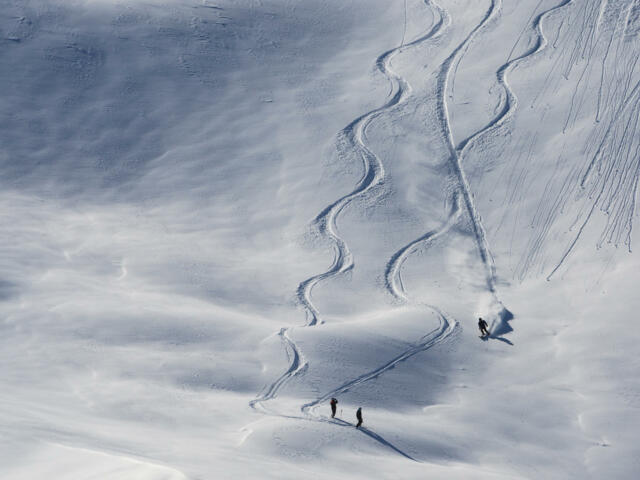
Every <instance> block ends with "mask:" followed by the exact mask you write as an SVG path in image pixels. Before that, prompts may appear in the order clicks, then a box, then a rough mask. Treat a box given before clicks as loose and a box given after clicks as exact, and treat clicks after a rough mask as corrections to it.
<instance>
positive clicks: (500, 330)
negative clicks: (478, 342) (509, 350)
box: [483, 308, 514, 346]
mask: <svg viewBox="0 0 640 480" xmlns="http://www.w3.org/2000/svg"><path fill="white" fill-rule="evenodd" d="M513 318H514V317H513V313H511V311H509V310H508V309H506V308H503V309H502V310H501V311H500V313H499V314H498V320H497V321H496V320H494V321H493V322H491V335H487V336H486V337H485V338H483V340H485V341H486V340H489V338H494V339H496V340H500V341H501V342H504V343H506V344H508V345H511V346H513V343H512V342H511V341H510V340H507V339H506V338H503V337H502V336H501V335H505V334H507V333H509V332H513V327H512V326H511V325H510V324H509V322H510V321H511V320H513Z"/></svg>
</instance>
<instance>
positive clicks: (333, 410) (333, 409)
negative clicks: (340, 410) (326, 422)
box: [329, 398, 338, 418]
mask: <svg viewBox="0 0 640 480" xmlns="http://www.w3.org/2000/svg"><path fill="white" fill-rule="evenodd" d="M329 403H330V404H331V418H334V417H335V416H336V407H337V405H338V400H336V399H335V398H332V399H331V402H329Z"/></svg>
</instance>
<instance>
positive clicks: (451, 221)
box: [250, 0, 573, 461]
mask: <svg viewBox="0 0 640 480" xmlns="http://www.w3.org/2000/svg"><path fill="white" fill-rule="evenodd" d="M572 1H573V0H566V1H564V2H562V3H561V4H559V5H557V6H555V7H553V8H551V9H548V10H546V11H545V12H543V13H541V14H539V15H538V16H537V17H536V19H535V21H534V28H535V30H536V31H537V34H538V36H537V42H536V44H535V45H534V46H533V47H532V48H530V49H529V50H528V51H526V52H525V53H523V54H522V55H520V56H518V57H516V58H514V59H508V60H507V62H506V63H505V64H503V65H502V66H501V67H500V68H499V69H498V71H497V80H498V83H499V85H500V86H501V87H502V88H503V91H504V94H505V101H504V104H503V106H502V109H501V111H500V112H499V113H498V114H497V115H496V116H495V117H494V119H493V120H491V121H490V122H489V123H488V124H487V125H485V126H484V127H482V128H481V129H480V130H478V131H476V132H475V133H473V134H472V135H470V136H469V137H467V138H466V139H464V140H462V141H461V142H460V143H458V144H456V142H455V139H454V135H453V130H452V126H451V119H450V115H449V108H448V104H447V94H448V91H449V85H450V84H452V82H453V78H452V75H451V74H452V67H454V66H456V68H457V65H458V64H459V62H460V60H461V57H462V56H463V55H464V54H465V52H466V51H467V50H468V49H469V47H470V45H471V44H472V42H473V41H474V39H475V37H476V36H477V35H478V33H479V32H480V31H482V30H483V29H484V27H485V26H486V25H488V24H489V23H490V22H491V21H492V20H494V19H495V18H496V17H497V16H498V15H499V13H500V11H501V8H502V2H501V0H492V2H491V6H490V7H489V9H488V10H487V12H486V13H485V15H484V17H483V18H482V19H481V20H480V22H479V23H478V24H477V25H476V26H475V27H474V29H473V30H472V31H471V32H470V33H469V35H468V36H467V37H466V38H465V39H464V40H463V41H462V42H461V43H460V44H459V45H458V47H456V49H455V50H454V51H453V52H452V53H451V55H450V56H449V57H447V58H446V59H445V60H444V62H443V63H442V65H441V69H440V73H439V75H438V80H437V82H438V92H439V96H438V104H439V115H440V120H441V126H442V130H443V134H444V136H445V138H446V139H447V143H448V146H449V153H450V157H449V160H450V163H451V166H452V169H453V171H454V173H455V175H456V177H457V180H458V185H457V187H458V188H457V192H456V193H454V198H453V202H452V203H453V206H452V210H451V212H450V214H449V218H448V220H447V222H446V223H445V224H444V225H443V226H442V227H441V228H440V229H439V230H433V231H429V232H427V233H426V234H424V235H422V236H421V237H419V238H418V239H416V240H414V241H412V242H410V243H409V244H407V245H406V246H405V247H403V248H402V249H400V250H399V251H398V252H396V253H395V254H394V255H393V256H392V257H391V259H390V260H389V262H388V263H387V266H386V269H385V286H386V288H387V290H388V291H389V292H390V293H391V294H392V295H393V296H394V297H395V298H396V299H398V300H401V301H405V302H406V301H408V297H407V294H406V292H405V289H404V286H403V285H402V279H401V269H402V265H403V264H404V262H405V261H406V259H407V258H408V257H409V255H410V254H411V253H413V252H414V251H415V249H416V248H418V246H419V245H420V244H425V243H429V242H433V241H434V240H436V239H437V238H438V237H440V236H442V235H444V234H446V233H447V232H448V231H449V229H450V228H451V227H452V226H453V225H455V223H456V222H457V221H458V219H459V218H460V215H461V208H460V197H461V198H462V202H463V204H464V206H465V209H466V211H467V213H468V215H469V217H470V220H471V228H472V230H473V234H474V237H475V239H476V244H477V247H478V251H479V254H480V258H481V261H482V263H483V265H484V266H485V269H486V282H487V288H488V290H489V292H491V294H492V295H493V296H494V300H495V301H496V302H497V303H498V304H499V305H500V306H501V307H502V310H503V312H507V313H509V312H508V311H507V310H506V309H505V308H504V306H503V305H502V303H501V302H500V300H499V299H498V296H497V291H496V267H495V263H494V260H493V257H492V255H491V251H490V248H489V245H488V242H487V239H486V234H485V231H484V228H483V225H482V221H481V218H480V215H479V213H478V211H477V208H476V205H475V203H474V200H473V195H472V193H471V188H470V185H469V182H468V180H467V178H466V174H465V171H464V168H463V165H462V159H463V157H464V155H465V153H466V152H467V151H468V150H469V148H471V146H472V145H473V144H474V143H475V141H477V140H478V139H479V138H481V137H483V136H485V135H487V134H489V133H491V132H493V131H495V130H498V129H499V128H501V127H502V126H503V125H504V124H505V123H506V122H507V121H509V120H510V119H511V118H512V117H513V115H514V113H515V111H516V108H517V105H518V101H517V97H516V95H515V94H514V93H513V91H512V89H511V87H510V86H509V83H508V81H507V74H508V73H509V71H510V70H512V69H513V68H514V67H515V66H517V64H518V63H520V62H523V61H525V60H527V59H529V58H531V57H532V56H534V55H535V54H537V53H539V52H541V51H542V50H544V48H545V47H546V46H547V44H548V41H547V38H546V37H545V35H544V32H543V29H542V24H543V21H544V19H545V18H546V17H547V16H548V15H550V14H551V13H552V12H554V11H556V10H558V9H560V8H562V7H564V6H566V5H569V4H570V3H572ZM425 4H427V5H430V6H432V7H433V8H434V9H435V10H437V12H438V14H439V20H438V22H437V23H436V24H435V25H434V26H433V27H432V28H431V29H430V30H429V31H428V32H427V33H426V34H424V35H423V36H421V37H419V38H417V39H416V40H414V41H412V42H410V43H407V44H404V38H403V41H402V43H401V45H400V46H399V47H396V48H393V49H391V50H388V51H386V52H384V53H383V54H381V55H380V56H379V57H378V58H377V60H376V67H377V68H378V70H379V71H380V72H381V73H383V74H384V75H385V76H386V77H387V78H388V79H389V82H390V83H391V85H392V94H391V97H390V99H389V100H388V101H387V102H386V103H385V104H384V105H382V106H381V107H378V108H376V109H374V110H371V111H370V112H368V113H365V114H363V115H361V116H360V117H358V118H356V119H355V120H353V121H352V122H351V123H349V124H348V125H347V126H346V127H345V128H344V129H343V130H342V131H341V132H340V134H339V139H340V140H341V141H339V146H340V144H341V143H345V144H346V145H348V147H349V148H350V150H351V151H352V152H355V153H356V154H357V155H358V156H359V157H360V158H361V160H362V162H363V166H364V173H363V176H362V179H361V180H360V181H359V182H358V184H357V185H356V187H355V188H354V190H353V191H351V192H350V193H349V194H347V195H344V196H343V197H341V198H339V199H338V200H336V201H335V202H333V203H331V204H330V205H328V206H327V207H326V208H325V209H323V210H322V211H321V212H320V213H319V214H318V215H317V216H316V218H315V219H314V221H313V222H312V229H313V230H315V231H316V232H317V234H318V235H319V236H321V237H324V238H328V239H329V240H331V242H332V243H333V248H334V261H333V263H332V265H331V266H330V268H329V269H328V270H327V271H325V272H323V273H321V274H318V275H315V276H313V277H310V278H308V279H306V280H304V281H303V282H301V283H300V285H299V286H298V289H297V297H298V300H299V302H300V304H301V305H302V306H303V307H304V309H305V312H306V316H307V323H306V324H305V325H304V326H305V327H310V326H315V325H317V324H319V323H320V324H321V323H323V321H322V319H321V317H320V313H319V311H318V309H317V308H316V307H315V306H314V305H313V302H312V300H311V295H312V291H313V288H314V287H315V285H317V284H318V283H319V282H321V281H324V280H327V279H328V278H331V277H334V276H336V275H339V274H341V273H344V272H347V271H349V270H350V269H352V268H353V267H354V261H353V254H352V253H351V251H350V250H349V247H348V245H347V244H346V242H345V241H344V240H343V239H342V238H341V237H340V235H339V233H338V228H337V219H338V217H339V215H340V213H341V212H342V211H343V210H344V208H345V207H346V206H347V205H348V204H349V203H351V202H352V201H353V200H354V199H356V198H357V197H364V196H366V195H367V194H368V193H369V192H370V191H371V190H373V189H374V188H375V187H376V186H378V185H381V184H382V183H383V181H384V177H385V171H384V165H383V164H382V162H381V160H380V159H379V158H378V157H377V156H376V155H375V153H373V152H372V151H371V150H370V149H369V148H368V147H367V146H366V144H365V141H364V137H365V132H366V129H367V127H368V125H369V124H370V123H371V122H372V121H373V120H374V119H375V118H376V117H378V116H379V115H380V114H381V113H383V112H385V111H387V110H389V109H391V108H393V107H395V106H397V105H399V104H401V103H402V102H404V101H405V100H406V98H407V97H408V96H409V95H410V93H411V87H410V85H409V84H408V83H407V82H406V80H405V79H404V78H403V77H401V76H400V75H398V74H396V73H395V72H394V71H393V70H392V69H391V68H390V62H391V60H392V59H393V57H394V56H395V55H397V54H398V53H400V52H401V51H403V50H404V49H406V48H409V47H411V46H415V45H417V44H419V43H421V42H423V41H425V40H427V39H430V38H434V37H436V36H438V35H439V34H440V33H441V31H442V30H443V29H444V27H446V26H448V25H450V23H451V19H450V16H449V14H448V12H447V11H446V10H445V9H443V8H441V7H440V6H439V5H438V4H436V3H435V2H433V1H429V0H426V1H425ZM453 75H454V76H455V71H454V74H453ZM425 306H426V307H428V308H431V309H433V310H434V311H435V312H436V313H437V314H438V316H439V318H440V325H439V326H438V327H437V328H436V329H434V330H433V331H431V332H429V333H427V334H426V335H425V336H423V337H422V338H421V339H420V340H419V341H418V342H417V343H416V344H415V345H413V346H412V347H411V348H409V349H408V350H406V351H404V352H402V353H400V354H398V355H397V356H396V357H394V358H392V359H391V360H389V361H387V362H386V363H384V364H383V365H381V366H379V367H377V368H375V369H373V370H371V371H369V372H366V373H364V374H362V375H360V376H358V377H356V378H354V379H352V380H349V381H347V382H345V383H343V384H341V385H340V386H338V387H336V388H334V389H332V390H331V391H329V392H326V393H324V394H323V395H321V396H319V397H318V398H316V399H315V400H313V401H311V402H308V403H306V404H304V405H302V407H301V412H302V414H303V416H296V415H280V414H279V415H280V416H283V417H286V418H295V419H306V420H313V421H325V422H327V421H328V422H331V423H334V424H337V425H343V426H346V425H349V426H351V424H350V423H348V422H344V421H343V420H336V419H329V418H327V417H324V416H318V415H316V414H315V409H316V407H318V406H319V405H320V404H321V403H323V402H325V401H327V400H328V399H329V398H331V397H333V396H337V395H339V394H341V393H345V392H346V391H348V390H349V389H351V388H353V387H356V386H358V385H361V384H363V383H365V382H367V381H369V380H371V379H373V378H376V377H378V376H380V375H381V374H383V373H384V372H386V371H387V370H389V369H392V368H393V367H395V366H396V365H397V364H398V363H400V362H402V361H405V360H407V359H409V358H411V357H412V356H414V355H416V354H417V353H419V352H422V351H424V350H427V349H429V348H431V347H433V346H434V345H437V344H438V343H440V342H442V341H444V340H445V339H446V338H447V337H448V336H449V335H450V334H451V333H453V332H454V331H455V329H456V327H457V325H458V324H457V322H456V321H455V320H453V321H452V320H450V319H449V318H448V317H447V316H446V315H445V314H444V313H443V312H442V311H441V310H440V309H438V308H437V307H435V306H431V305H425ZM292 328H293V327H284V328H282V329H281V330H280V332H279V336H280V337H281V339H282V342H283V344H284V346H285V350H286V351H287V355H288V357H289V359H290V364H289V368H288V369H287V370H286V371H285V372H284V373H283V374H282V375H281V376H280V377H279V378H278V379H277V380H276V381H275V382H274V383H272V384H271V385H270V386H269V387H268V388H267V389H266V391H265V392H264V393H262V394H261V395H260V396H258V397H257V398H256V399H254V400H252V401H251V402H250V406H251V407H252V408H254V409H260V410H261V411H263V412H264V413H269V412H268V410H267V409H265V407H264V405H263V403H264V402H266V401H268V400H272V399H274V398H275V397H276V396H277V394H278V392H279V391H280V389H282V387H283V386H284V385H286V383H287V382H288V381H289V380H290V379H292V378H293V377H295V376H296V375H298V374H300V373H301V372H303V371H305V370H306V369H307V368H308V362H307V361H306V360H305V359H304V356H303V355H302V353H301V351H300V350H299V348H298V347H297V345H296V344H295V342H294V341H293V340H292V339H291V338H290V336H289V332H290V331H291V330H292ZM361 431H362V432H363V433H365V434H367V435H368V436H369V437H371V438H373V439H375V440H376V441H378V442H379V443H381V444H383V445H385V446H387V447H389V448H391V449H392V450H394V451H396V452H397V453H399V454H401V455H403V456H404V457H406V458H409V459H411V460H414V461H417V460H415V459H414V458H412V457H411V456H409V455H408V454H406V453H405V452H403V451H401V450H399V449H398V448H397V447H395V446H393V445H392V444H390V443H389V442H387V441H386V440H384V439H383V438H382V437H380V436H379V435H377V434H375V433H374V432H371V431H370V430H365V429H362V430H361Z"/></svg>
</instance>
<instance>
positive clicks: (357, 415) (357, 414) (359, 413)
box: [356, 407, 362, 428]
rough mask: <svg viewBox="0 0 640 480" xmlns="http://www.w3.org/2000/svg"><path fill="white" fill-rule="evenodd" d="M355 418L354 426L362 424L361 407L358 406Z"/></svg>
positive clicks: (357, 426)
mask: <svg viewBox="0 0 640 480" xmlns="http://www.w3.org/2000/svg"><path fill="white" fill-rule="evenodd" d="M356 418H357V419H358V424H357V425H356V428H359V427H360V425H362V407H358V411H357V412H356Z"/></svg>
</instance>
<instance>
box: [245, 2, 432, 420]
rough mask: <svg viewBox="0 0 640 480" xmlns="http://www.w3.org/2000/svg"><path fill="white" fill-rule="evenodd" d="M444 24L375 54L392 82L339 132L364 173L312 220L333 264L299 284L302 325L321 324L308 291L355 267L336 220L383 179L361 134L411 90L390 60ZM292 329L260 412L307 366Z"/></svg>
mask: <svg viewBox="0 0 640 480" xmlns="http://www.w3.org/2000/svg"><path fill="white" fill-rule="evenodd" d="M430 3H431V2H430V0H425V4H426V5H430ZM443 26H444V18H443V17H442V16H441V17H440V19H439V21H438V22H437V23H436V24H434V25H433V26H432V27H431V28H430V29H429V31H427V32H426V33H425V34H424V35H422V36H420V37H418V38H416V39H415V40H413V41H411V42H409V43H404V39H403V41H402V43H401V45H400V46H398V47H396V48H393V49H391V50H388V51H386V52H384V53H383V54H381V55H380V56H378V58H377V59H376V67H377V69H378V70H379V71H380V72H382V73H383V74H384V75H385V76H386V77H387V79H388V80H389V82H390V83H391V98H390V99H389V100H388V101H387V102H385V104H384V105H382V106H381V107H378V108H376V109H373V110H371V111H370V112H368V113H365V114H363V115H361V116H360V117H358V118H356V119H355V120H353V121H352V122H351V123H349V124H348V125H347V126H346V127H345V128H343V129H342V131H341V132H340V134H339V137H340V138H343V139H346V141H347V143H348V144H349V145H350V146H351V149H352V150H353V151H355V153H356V154H357V155H359V156H360V157H361V159H362V161H363V166H364V174H363V177H362V179H361V180H360V181H359V182H358V184H357V185H356V187H355V188H354V190H353V191H351V193H349V194H347V195H344V196H343V197H341V198H339V199H338V200H336V201H335V202H333V203H332V204H330V205H329V206H327V207H325V208H324V209H323V210H322V211H321V212H320V213H319V214H318V215H317V216H316V218H315V219H314V220H313V222H312V229H315V230H316V231H317V232H318V233H319V235H321V236H324V237H327V238H329V239H331V240H332V241H333V243H334V251H335V256H334V261H333V264H332V265H331V267H330V268H329V270H327V271H326V272H324V273H321V274H319V275H315V276H313V277H310V278H308V279H307V280H305V281H303V282H301V283H300V285H299V286H298V289H297V297H298V300H299V301H300V303H301V304H302V305H303V307H304V308H305V311H306V315H307V323H306V324H305V325H304V326H305V327H310V326H314V325H317V324H318V323H322V320H321V318H320V313H319V311H318V309H317V308H316V307H315V306H314V305H313V302H312V301H311V292H312V290H313V287H314V286H315V285H316V284H317V283H318V282H320V281H322V280H325V279H327V278H330V277H332V276H335V275H338V274H340V273H343V272H346V271H348V270H350V269H351V268H353V266H354V262H353V255H352V254H351V251H350V250H349V248H348V246H347V244H346V242H345V241H344V240H343V239H342V238H341V237H340V236H339V234H338V228H337V223H336V221H337V217H338V215H339V214H340V212H342V210H343V209H344V208H345V207H346V206H347V205H348V204H349V203H350V202H351V201H353V200H354V199H355V198H357V197H359V196H364V195H365V194H366V193H367V192H369V191H370V190H372V189H373V188H374V187H375V186H377V185H379V184H381V183H382V181H383V179H384V167H383V165H382V162H381V161H380V159H379V158H378V157H377V156H376V155H375V154H374V153H373V152H372V151H371V150H369V148H367V146H366V145H365V142H364V137H365V131H366V128H367V126H368V125H369V124H370V123H371V121H372V120H373V119H374V118H376V117H377V116H379V115H380V114H381V113H383V112H384V111H386V110H389V109H391V108H393V107H395V106H396V105H399V104H400V103H402V102H403V101H405V100H406V98H407V97H408V96H409V94H410V93H411V87H410V85H409V84H408V82H407V81H406V80H405V79H404V78H403V77H401V76H400V75H398V74H397V73H395V72H394V71H393V70H392V69H391V67H390V63H391V60H392V59H393V57H395V56H396V55H397V54H398V53H400V52H402V51H404V50H405V49H407V48H410V47H413V46H416V45H418V44H420V43H422V42H423V41H425V40H427V39H430V38H434V37H436V36H437V35H439V34H440V32H441V30H442V27H443ZM292 329H293V327H284V328H282V329H281V330H280V332H279V334H278V335H279V336H280V338H281V340H282V343H283V344H284V346H285V350H286V352H287V356H288V357H289V359H290V364H289V367H288V368H287V370H286V371H285V372H284V373H283V374H282V375H280V376H279V377H278V379H276V381H275V382H273V383H272V384H271V385H270V386H269V387H268V388H267V389H266V391H264V393H262V394H260V395H259V396H258V397H256V398H255V399H254V400H252V401H251V402H249V405H250V406H251V408H253V409H255V410H257V409H259V410H261V411H262V412H263V413H268V412H267V410H266V409H265V407H264V405H263V403H264V402H266V401H268V400H272V399H274V398H275V397H276V396H277V395H278V392H279V391H280V389H281V388H282V387H283V386H284V385H285V384H286V383H287V382H288V381H289V380H290V379H291V378H293V377H294V376H296V375H298V374H300V373H301V372H303V371H305V370H306V369H307V368H308V362H307V361H306V360H305V358H304V356H303V354H302V352H301V351H300V350H299V349H298V347H297V345H296V344H295V342H294V341H293V340H291V338H290V337H289V332H290V331H291V330H292Z"/></svg>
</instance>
